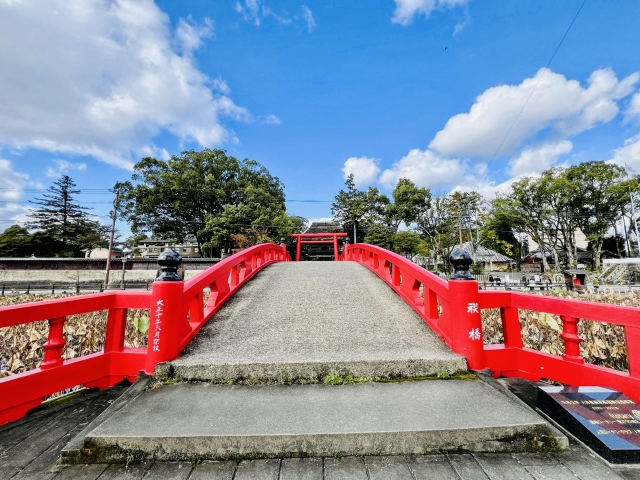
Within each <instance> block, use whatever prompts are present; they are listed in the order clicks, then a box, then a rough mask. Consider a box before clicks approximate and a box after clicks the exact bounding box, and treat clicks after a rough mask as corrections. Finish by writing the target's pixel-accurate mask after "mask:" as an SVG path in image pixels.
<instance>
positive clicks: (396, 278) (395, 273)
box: [391, 264, 400, 287]
mask: <svg viewBox="0 0 640 480" xmlns="http://www.w3.org/2000/svg"><path fill="white" fill-rule="evenodd" d="M391 272H392V274H391V284H392V285H395V286H396V287H398V286H400V267H398V266H397V265H396V264H391Z"/></svg>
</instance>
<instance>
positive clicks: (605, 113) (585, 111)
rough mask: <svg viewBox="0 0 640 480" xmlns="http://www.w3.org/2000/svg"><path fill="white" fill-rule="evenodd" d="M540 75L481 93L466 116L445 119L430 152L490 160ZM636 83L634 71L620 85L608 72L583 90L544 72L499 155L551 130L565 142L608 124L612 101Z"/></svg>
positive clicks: (614, 105) (593, 76)
mask: <svg viewBox="0 0 640 480" xmlns="http://www.w3.org/2000/svg"><path fill="white" fill-rule="evenodd" d="M543 71H544V69H541V70H539V71H538V73H537V74H536V75H535V76H534V77H532V78H527V79H525V80H524V81H523V82H522V83H521V84H520V85H501V86H498V87H492V88H489V89H487V90H485V91H484V92H483V93H482V94H481V95H480V96H478V98H477V99H476V101H475V103H474V104H473V106H472V107H471V109H470V110H469V113H461V114H458V115H455V116H453V117H451V118H450V119H449V121H448V122H447V124H446V125H445V127H444V128H443V129H442V130H440V131H439V132H438V133H437V134H436V136H435V138H434V139H433V140H432V141H431V143H430V144H429V148H430V149H432V150H434V151H436V152H438V153H440V154H442V155H445V156H484V157H490V156H492V155H493V154H494V153H495V152H496V149H497V148H498V146H499V145H500V142H502V140H503V139H504V137H505V135H506V134H507V132H508V131H509V128H510V127H511V125H512V124H513V121H514V120H515V118H516V116H517V115H518V112H519V111H520V110H521V109H522V106H523V105H524V103H525V101H526V99H527V97H528V96H529V95H530V93H531V91H532V90H533V88H534V86H535V85H536V83H537V82H538V79H539V76H540V75H542V73H543ZM639 79H640V74H638V73H634V74H632V75H629V76H628V77H626V78H625V79H623V80H621V81H619V80H618V79H617V78H616V76H615V75H614V73H613V72H612V71H611V70H609V69H604V70H596V71H594V72H593V73H592V74H591V76H590V77H589V79H588V81H587V84H588V86H587V88H583V87H582V86H581V85H580V83H579V82H577V81H576V80H567V79H566V78H565V77H564V76H563V75H559V74H557V73H554V72H551V71H547V72H546V73H545V74H544V76H543V77H542V80H540V83H539V84H538V87H537V88H536V90H535V91H534V93H533V95H532V96H531V99H530V100H529V102H528V103H527V106H526V108H525V109H524V111H523V112H522V115H521V116H520V118H519V119H518V121H517V122H516V124H515V125H514V126H513V129H512V130H511V132H510V133H509V136H508V137H507V138H506V140H505V142H504V144H503V146H502V147H501V150H500V153H508V152H512V151H513V150H514V149H516V148H517V147H518V146H520V145H521V144H522V143H523V142H524V141H525V140H528V139H530V138H532V137H533V136H534V135H536V134H537V133H538V132H540V131H542V130H544V129H550V131H551V136H552V137H556V139H563V138H566V137H568V136H571V135H575V134H578V133H580V132H582V131H584V130H588V129H590V128H593V127H595V126H596V125H598V124H600V123H605V122H609V121H611V120H612V119H613V118H614V117H615V116H616V115H617V114H618V111H619V108H618V105H617V103H616V101H617V100H620V99H621V98H624V97H626V96H628V95H630V94H631V93H632V92H633V88H634V85H635V84H636V83H637V82H638V80H639ZM552 140H553V138H552Z"/></svg>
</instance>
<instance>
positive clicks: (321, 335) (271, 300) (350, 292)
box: [172, 262, 466, 381]
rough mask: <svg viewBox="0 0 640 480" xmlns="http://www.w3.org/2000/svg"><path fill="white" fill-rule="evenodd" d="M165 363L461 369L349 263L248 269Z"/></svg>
mask: <svg viewBox="0 0 640 480" xmlns="http://www.w3.org/2000/svg"><path fill="white" fill-rule="evenodd" d="M172 365H173V367H174V370H175V375H176V376H177V377H178V378H183V379H189V380H212V379H238V378H245V379H247V378H251V379H257V380H260V381H270V380H271V381H283V380H284V381H290V380H295V379H299V378H318V377H323V376H325V375H327V374H328V373H338V374H342V375H346V374H352V375H353V376H368V377H373V376H378V377H389V376H398V377H418V376H428V375H434V374H437V373H439V372H442V371H447V372H449V373H454V372H456V371H459V370H466V361H465V359H464V358H463V357H461V356H459V355H455V354H453V353H452V352H451V351H450V350H449V348H448V347H447V346H446V345H445V344H444V343H443V342H442V341H441V340H440V339H439V338H438V337H437V336H436V335H435V334H434V333H433V332H432V331H431V329H430V328H429V327H428V326H427V325H426V324H425V323H424V321H423V320H422V319H421V318H420V317H419V316H418V314H416V313H415V312H414V311H413V310H412V309H411V308H410V307H409V306H408V305H407V304H406V303H405V302H404V301H403V300H402V299H401V298H400V297H399V296H398V295H397V294H396V293H395V292H394V291H393V290H391V288H389V287H388V286H387V285H386V284H385V283H384V282H383V281H382V280H380V279H379V278H378V277H377V276H376V275H375V274H374V273H372V272H370V271H369V270H368V269H367V268H365V267H363V266H362V265H359V264H357V263H355V262H287V263H277V264H273V265H271V266H269V267H267V268H266V269H264V270H263V271H261V272H260V273H258V274H257V275H256V276H255V277H254V278H253V279H252V280H251V281H250V282H249V283H247V284H246V285H245V286H244V287H242V289H240V290H239V291H238V293H236V295H235V296H234V297H233V298H232V299H230V300H229V301H228V302H227V304H225V305H224V306H223V307H222V309H221V310H220V311H219V312H218V313H217V314H216V316H215V317H214V319H213V320H212V321H210V322H209V323H208V324H207V325H206V326H205V327H204V328H203V329H202V331H201V332H200V333H199V334H198V336H196V337H195V338H194V340H193V341H192V342H191V344H190V345H189V346H188V347H187V348H186V349H185V351H184V352H183V353H182V355H181V356H180V358H179V359H178V360H176V361H174V362H172Z"/></svg>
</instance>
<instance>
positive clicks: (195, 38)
mask: <svg viewBox="0 0 640 480" xmlns="http://www.w3.org/2000/svg"><path fill="white" fill-rule="evenodd" d="M212 36H213V24H212V23H211V20H210V19H208V18H206V19H205V23H204V25H198V24H196V23H195V22H194V21H193V18H192V17H191V15H189V16H188V17H187V19H186V20H185V19H184V18H181V19H180V20H179V21H178V28H176V39H177V40H178V43H179V44H180V51H181V52H182V53H184V54H187V55H188V54H191V53H192V52H193V51H194V50H197V49H198V48H200V47H201V46H202V39H203V38H211V37H212Z"/></svg>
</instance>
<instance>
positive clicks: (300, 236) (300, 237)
mask: <svg viewBox="0 0 640 480" xmlns="http://www.w3.org/2000/svg"><path fill="white" fill-rule="evenodd" d="M289 236H290V237H295V238H296V262H299V261H300V251H301V250H302V244H314V243H333V257H334V259H335V261H336V262H337V261H338V237H346V236H347V234H346V233H292V234H291V235H289ZM327 237H331V239H328V238H327ZM305 238H308V239H317V240H305ZM322 238H324V239H326V240H321V239H322Z"/></svg>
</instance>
